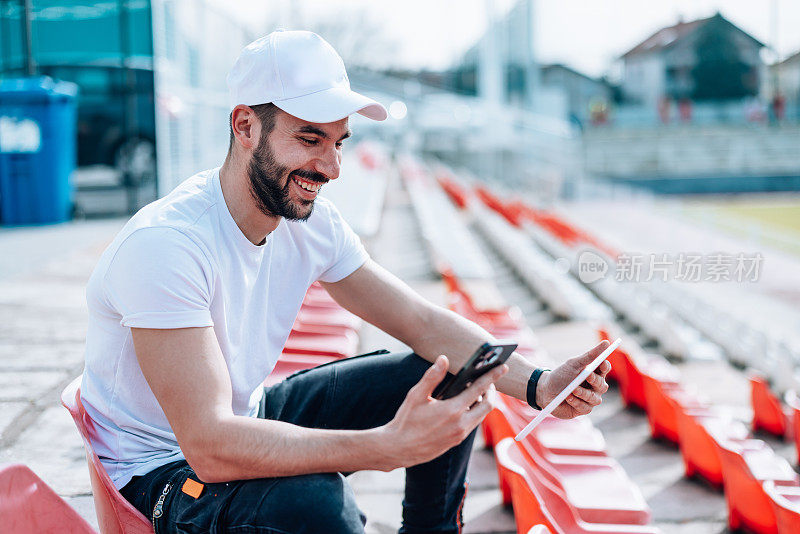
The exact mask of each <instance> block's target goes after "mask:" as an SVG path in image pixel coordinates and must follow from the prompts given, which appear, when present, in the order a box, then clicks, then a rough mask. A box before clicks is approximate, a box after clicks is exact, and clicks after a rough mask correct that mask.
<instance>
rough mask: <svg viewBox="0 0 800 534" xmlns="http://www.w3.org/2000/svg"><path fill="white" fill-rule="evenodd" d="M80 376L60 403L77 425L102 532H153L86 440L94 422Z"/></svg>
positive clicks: (108, 533)
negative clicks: (83, 397)
mask: <svg viewBox="0 0 800 534" xmlns="http://www.w3.org/2000/svg"><path fill="white" fill-rule="evenodd" d="M80 384H81V377H80V376H79V377H78V378H76V379H75V380H73V381H72V383H70V385H68V386H67V387H66V389H64V391H63V393H61V404H63V405H64V407H65V408H66V409H67V410H69V413H70V415H71V416H72V419H73V420H74V421H75V424H76V425H77V426H78V431H79V432H80V434H81V437H82V438H83V445H84V448H85V450H86V460H87V461H88V463H89V478H90V480H91V482H92V494H93V495H94V506H95V513H96V514H97V522H98V524H99V525H100V532H102V533H103V534H123V533H124V534H153V526H152V525H151V524H150V521H149V520H148V519H147V518H146V517H145V516H144V515H142V514H141V512H139V510H137V509H136V508H134V507H133V505H132V504H130V503H129V502H128V501H127V500H126V499H125V497H123V496H122V495H121V494H120V492H119V491H118V490H117V488H116V487H114V483H113V482H111V479H110V478H109V476H108V473H106V470H105V468H104V467H103V464H101V463H100V458H98V457H97V454H96V453H95V452H94V449H93V448H92V445H91V442H90V441H89V438H90V436H92V435H93V434H94V421H92V420H91V419H90V418H89V416H88V415H87V414H86V411H85V410H84V409H83V405H82V404H81V397H80V395H81V392H80Z"/></svg>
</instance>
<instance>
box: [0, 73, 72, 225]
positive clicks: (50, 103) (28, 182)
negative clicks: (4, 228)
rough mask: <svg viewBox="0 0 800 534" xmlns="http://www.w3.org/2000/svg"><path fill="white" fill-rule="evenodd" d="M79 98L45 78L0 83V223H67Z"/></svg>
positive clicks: (69, 86)
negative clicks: (77, 101)
mask: <svg viewBox="0 0 800 534" xmlns="http://www.w3.org/2000/svg"><path fill="white" fill-rule="evenodd" d="M77 93H78V86H77V85H75V84H74V83H70V82H61V81H56V80H53V79H52V78H48V77H46V76H43V77H35V78H16V79H6V80H2V81H0V224H4V225H23V224H48V223H58V222H63V221H67V220H69V219H70V218H71V215H72V195H73V189H72V182H71V175H72V171H73V170H74V169H75V158H76V146H75V144H76V137H77V136H76V131H75V127H76V107H75V106H76V95H77Z"/></svg>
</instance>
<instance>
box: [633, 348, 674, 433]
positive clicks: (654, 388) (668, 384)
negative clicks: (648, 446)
mask: <svg viewBox="0 0 800 534" xmlns="http://www.w3.org/2000/svg"><path fill="white" fill-rule="evenodd" d="M642 385H643V389H644V396H645V405H646V406H647V421H648V423H649V424H650V434H651V435H652V436H653V438H655V439H658V438H665V439H667V440H669V441H671V442H672V443H676V444H677V443H678V441H679V439H678V418H677V414H676V409H677V407H676V404H675V403H674V402H673V401H672V399H671V398H670V396H671V395H672V394H676V395H680V394H681V393H682V392H683V389H682V388H681V386H680V385H679V383H678V375H677V371H676V370H675V369H674V368H673V367H672V366H671V365H670V364H669V363H667V362H666V360H661V359H659V358H655V357H654V358H651V359H650V360H649V362H648V369H647V372H646V373H642Z"/></svg>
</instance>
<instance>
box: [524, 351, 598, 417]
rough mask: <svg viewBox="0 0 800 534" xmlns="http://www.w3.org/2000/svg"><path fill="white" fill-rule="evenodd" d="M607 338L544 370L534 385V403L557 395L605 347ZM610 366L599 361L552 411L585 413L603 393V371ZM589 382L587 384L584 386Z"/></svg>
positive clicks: (543, 402) (542, 403) (573, 414)
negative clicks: (584, 379) (588, 349)
mask: <svg viewBox="0 0 800 534" xmlns="http://www.w3.org/2000/svg"><path fill="white" fill-rule="evenodd" d="M608 345H609V343H608V341H601V342H600V344H598V345H597V346H596V347H595V348H593V349H592V350H590V351H589V352H587V353H585V354H584V355H582V356H576V357H575V358H570V359H569V360H567V361H566V362H564V363H563V364H561V365H560V366H558V367H557V368H555V369H553V370H552V371H546V372H545V373H543V374H542V376H541V378H539V383H538V385H537V387H536V403H537V404H538V405H539V406H541V407H542V408H544V407H545V406H547V404H548V403H549V402H550V401H551V400H553V399H554V398H555V397H556V395H558V394H559V393H560V392H561V390H563V389H564V388H565V387H567V386H568V385H569V383H570V382H572V380H574V379H575V377H576V376H578V375H579V374H580V372H581V371H583V370H584V369H585V368H586V366H587V365H589V364H590V363H591V362H592V360H594V359H595V358H597V356H599V355H600V353H601V352H603V351H604V350H605V349H606V347H608ZM610 370H611V364H610V363H608V360H605V361H603V363H601V364H600V366H599V367H598V368H597V369H595V371H594V372H593V373H591V374H590V375H589V378H587V379H586V381H585V382H584V383H583V384H581V385H580V386H578V387H577V388H575V390H574V391H573V392H572V393H570V394H569V396H568V397H567V398H566V400H565V401H564V402H562V403H561V405H559V406H558V407H557V408H556V409H555V410H554V411H553V415H555V416H556V417H560V418H561V419H571V418H573V417H576V416H578V415H586V414H588V413H589V412H591V411H592V408H594V407H595V406H597V405H598V404H600V403H601V402H602V401H603V397H602V396H603V393H605V392H606V391H608V384H607V383H606V379H605V377H606V375H607V374H608V372H609V371H610ZM587 386H589V387H587Z"/></svg>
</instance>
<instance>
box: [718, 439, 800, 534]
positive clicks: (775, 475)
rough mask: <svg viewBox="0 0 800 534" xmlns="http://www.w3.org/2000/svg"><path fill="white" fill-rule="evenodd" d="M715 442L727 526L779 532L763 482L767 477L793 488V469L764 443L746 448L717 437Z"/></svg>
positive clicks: (795, 481) (771, 533)
mask: <svg viewBox="0 0 800 534" xmlns="http://www.w3.org/2000/svg"><path fill="white" fill-rule="evenodd" d="M752 441H756V442H757V441H760V440H752ZM717 445H718V446H719V451H720V460H721V463H722V480H723V484H724V487H725V500H726V502H727V504H728V526H729V527H730V529H731V530H737V529H740V528H747V529H749V530H751V531H753V532H756V533H758V534H779V532H778V525H777V519H776V516H775V511H774V510H773V507H772V505H771V504H770V499H769V497H768V496H767V494H766V492H765V491H764V486H763V483H764V482H765V481H768V480H769V481H773V483H775V484H776V485H780V486H793V487H795V488H797V487H798V476H797V473H795V472H794V470H792V468H791V466H790V465H789V463H788V462H787V461H786V460H784V459H783V458H781V457H780V456H778V455H777V454H775V452H774V451H773V450H772V449H771V448H770V447H768V446H764V447H761V448H753V449H748V448H746V447H745V446H743V445H742V444H741V443H736V442H732V441H718V442H717Z"/></svg>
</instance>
